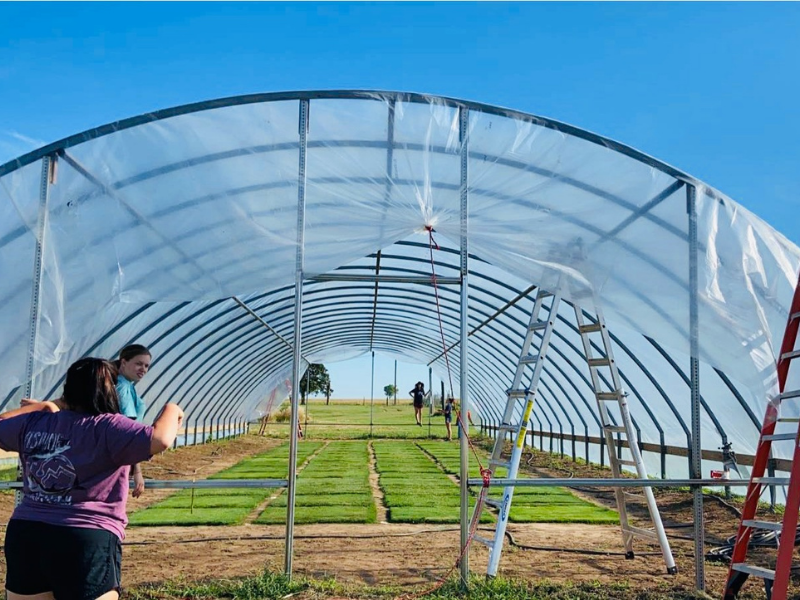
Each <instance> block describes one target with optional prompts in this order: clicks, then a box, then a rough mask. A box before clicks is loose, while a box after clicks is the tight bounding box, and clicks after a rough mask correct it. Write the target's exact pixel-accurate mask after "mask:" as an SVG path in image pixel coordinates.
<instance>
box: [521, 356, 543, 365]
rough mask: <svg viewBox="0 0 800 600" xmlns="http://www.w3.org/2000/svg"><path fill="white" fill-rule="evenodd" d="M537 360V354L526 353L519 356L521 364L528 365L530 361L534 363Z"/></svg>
mask: <svg viewBox="0 0 800 600" xmlns="http://www.w3.org/2000/svg"><path fill="white" fill-rule="evenodd" d="M537 360H539V355H538V354H528V355H526V356H521V357H520V359H519V362H520V364H522V365H529V364H531V363H535V362H536V361H537Z"/></svg>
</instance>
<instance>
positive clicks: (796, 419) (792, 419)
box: [778, 417, 800, 423]
mask: <svg viewBox="0 0 800 600" xmlns="http://www.w3.org/2000/svg"><path fill="white" fill-rule="evenodd" d="M778 423H800V417H781V418H780V419H778Z"/></svg>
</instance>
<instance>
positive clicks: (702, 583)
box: [686, 185, 706, 590]
mask: <svg viewBox="0 0 800 600" xmlns="http://www.w3.org/2000/svg"><path fill="white" fill-rule="evenodd" d="M696 203H697V190H696V188H695V187H694V186H693V185H687V186H686V212H687V213H688V215H689V337H690V339H689V346H690V351H689V356H690V358H689V365H690V371H691V387H692V459H691V460H692V472H691V478H692V479H702V446H701V444H700V360H699V354H700V324H699V315H698V312H699V310H698V309H699V307H698V300H697V295H698V292H697V290H698V275H697V260H698V256H697V251H698V247H697V206H696ZM692 495H693V504H694V569H695V588H696V589H698V590H705V587H706V577H705V562H704V561H705V548H704V545H705V540H704V537H705V531H704V530H705V526H704V523H703V488H702V486H699V485H695V486H692Z"/></svg>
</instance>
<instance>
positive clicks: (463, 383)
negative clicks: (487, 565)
mask: <svg viewBox="0 0 800 600" xmlns="http://www.w3.org/2000/svg"><path fill="white" fill-rule="evenodd" d="M468 124H469V110H468V109H467V108H466V107H464V106H461V107H459V109H458V134H459V141H460V142H461V149H460V150H461V182H460V189H461V252H460V254H461V307H460V310H461V330H460V344H459V348H460V350H461V352H460V354H461V356H460V358H461V360H460V390H459V396H460V397H461V419H462V424H463V427H464V431H463V432H462V434H463V435H462V436H461V439H460V440H459V450H460V452H459V455H460V458H461V461H460V462H461V465H460V466H461V468H460V477H461V548H462V549H466V550H465V551H464V553H463V556H462V557H461V564H460V568H461V583H462V585H463V586H466V585H467V582H468V581H469V548H467V544H468V543H469V487H468V486H467V480H468V479H469V442H468V441H467V437H468V433H469V429H467V427H468V423H469V419H468V418H467V415H469V395H468V392H467V372H468V368H469V360H468V354H469V347H468V343H469V337H468V336H469V321H468V312H467V311H468V308H469V278H468V275H469V211H468V208H469V192H468V186H469V171H468V165H469V140H468V138H467V127H468Z"/></svg>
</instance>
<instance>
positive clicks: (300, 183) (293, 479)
mask: <svg viewBox="0 0 800 600" xmlns="http://www.w3.org/2000/svg"><path fill="white" fill-rule="evenodd" d="M308 107H309V101H308V100H301V101H300V118H299V129H300V131H299V134H300V151H299V153H298V154H299V156H298V173H297V255H296V264H295V276H294V277H295V279H294V348H293V351H292V427H291V429H292V430H291V432H290V433H289V435H290V437H289V489H288V490H287V491H288V494H289V495H288V498H287V501H286V541H285V543H286V552H285V560H284V564H285V567H284V571H285V572H286V575H287V576H288V577H289V578H291V576H292V551H293V549H294V503H295V496H296V492H297V485H296V484H297V425H298V424H299V420H298V415H297V411H298V408H299V403H298V397H299V396H298V393H299V391H300V361H301V355H300V352H301V344H302V341H303V335H302V334H303V331H302V328H303V267H304V264H303V259H304V251H305V248H304V244H305V239H304V234H305V216H306V214H305V212H306V161H307V153H306V151H307V149H308Z"/></svg>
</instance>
